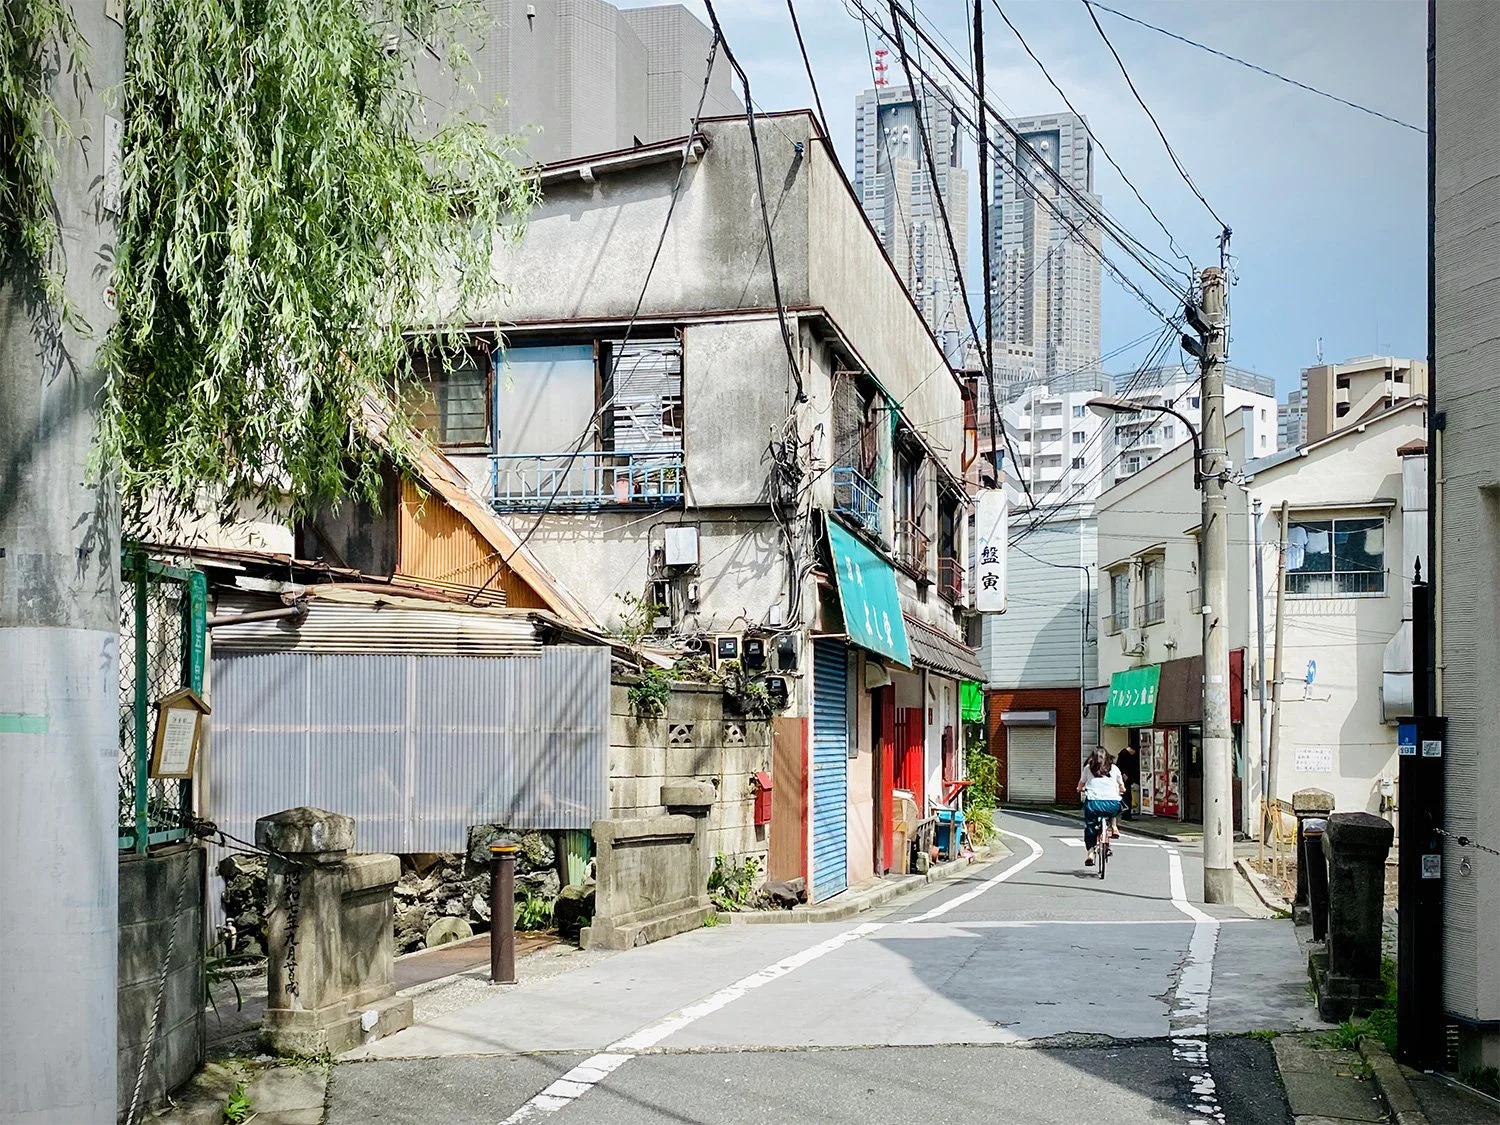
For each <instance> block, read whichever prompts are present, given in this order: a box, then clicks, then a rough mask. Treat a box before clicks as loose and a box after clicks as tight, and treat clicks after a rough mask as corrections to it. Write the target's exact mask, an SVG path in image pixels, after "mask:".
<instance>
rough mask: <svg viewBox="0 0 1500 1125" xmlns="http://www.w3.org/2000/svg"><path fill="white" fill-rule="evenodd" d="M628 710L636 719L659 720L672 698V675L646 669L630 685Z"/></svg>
mask: <svg viewBox="0 0 1500 1125" xmlns="http://www.w3.org/2000/svg"><path fill="white" fill-rule="evenodd" d="M629 698H630V710H631V712H632V713H633V714H634V715H635V717H636V718H638V719H659V718H661V717H662V716H663V715H665V714H666V713H667V700H669V699H671V698H672V675H671V673H670V672H668V671H667V670H666V669H664V668H647V669H646V670H645V671H644V672H642V673H641V677H640V679H638V680H636V682H635V683H633V684H631V685H630V692H629Z"/></svg>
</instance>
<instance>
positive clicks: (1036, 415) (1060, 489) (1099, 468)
mask: <svg viewBox="0 0 1500 1125" xmlns="http://www.w3.org/2000/svg"><path fill="white" fill-rule="evenodd" d="M999 363H1000V357H999V356H998V355H997V356H996V366H997V368H998V366H999ZM998 381H999V380H998V376H997V383H998ZM1112 389H1113V384H1112V382H1111V380H1110V378H1109V376H1107V375H1101V374H1098V373H1097V372H1080V373H1077V374H1073V375H1068V376H1066V377H1064V378H1061V379H1054V380H1051V381H1048V382H1033V383H1021V384H1014V385H1010V386H997V387H996V394H997V395H998V396H1000V397H1001V398H1002V405H1001V417H1002V418H1003V419H1004V422H1005V429H1006V431H1007V432H1008V433H1009V434H1010V440H1011V447H1012V448H1013V449H1014V453H1012V452H1011V450H1010V449H1007V447H1006V445H1005V443H1004V441H1003V439H1002V440H1001V441H1000V442H998V443H997V444H998V445H999V446H1000V449H1001V450H1002V451H1004V452H1005V454H1006V473H1005V478H1006V487H1007V488H1008V489H1010V504H1011V508H1012V510H1014V511H1021V510H1024V509H1025V508H1026V507H1028V506H1029V504H1028V500H1027V496H1026V490H1027V488H1028V487H1029V489H1030V492H1031V499H1033V500H1035V501H1036V503H1038V504H1044V503H1045V504H1049V505H1055V504H1060V503H1080V504H1086V503H1088V502H1089V501H1090V500H1092V499H1093V498H1094V497H1095V496H1098V495H1099V492H1100V489H1101V488H1103V487H1107V486H1108V485H1109V484H1111V483H1113V478H1109V479H1106V474H1105V472H1104V468H1105V462H1106V459H1107V457H1108V454H1109V450H1110V435H1109V432H1108V431H1109V423H1108V422H1107V421H1106V420H1105V419H1103V418H1101V417H1099V415H1097V414H1095V413H1094V412H1093V411H1092V410H1090V409H1089V408H1088V401H1089V399H1091V398H1094V397H1096V396H1098V395H1103V394H1109V393H1110V392H1111V390H1112ZM978 422H979V433H980V448H981V450H984V451H988V450H989V448H990V441H989V425H990V414H989V398H988V393H987V391H986V390H985V388H984V386H983V384H982V383H981V385H980V394H979V412H978ZM1023 481H1024V485H1023V483H1022V482H1023Z"/></svg>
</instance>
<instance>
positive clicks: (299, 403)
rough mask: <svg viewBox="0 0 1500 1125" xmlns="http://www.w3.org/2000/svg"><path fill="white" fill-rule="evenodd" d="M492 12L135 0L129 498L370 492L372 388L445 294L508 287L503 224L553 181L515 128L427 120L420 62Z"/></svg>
mask: <svg viewBox="0 0 1500 1125" xmlns="http://www.w3.org/2000/svg"><path fill="white" fill-rule="evenodd" d="M478 12H479V10H478V9H477V8H468V9H466V8H464V7H463V6H462V5H461V4H459V5H455V4H454V3H452V2H451V0H385V2H376V0H132V2H131V3H129V5H128V9H127V23H126V32H127V36H126V66H125V82H124V85H123V90H122V91H121V95H120V100H121V109H122V111H123V119H124V143H123V153H124V155H123V163H122V201H121V213H120V225H119V239H118V243H117V248H116V258H115V261H114V278H115V282H114V284H115V286H116V289H117V300H118V310H119V318H118V322H117V324H116V326H115V328H114V330H113V332H112V333H111V335H110V338H109V340H108V342H107V345H106V349H105V361H106V364H107V368H108V372H109V382H108V386H107V391H106V398H105V402H104V409H103V418H102V426H101V441H100V446H99V451H100V460H101V464H103V465H105V466H107V467H108V468H109V470H110V471H111V472H112V473H113V474H114V475H115V476H116V478H117V481H118V486H119V491H120V495H121V498H122V500H123V502H124V507H125V511H126V514H127V518H128V517H129V516H131V515H132V514H137V515H138V514H139V513H140V512H141V511H142V509H143V508H144V507H146V506H147V505H148V504H149V505H152V506H155V505H165V506H166V508H167V509H168V510H169V511H173V512H180V511H183V510H188V509H192V508H193V507H194V506H196V505H198V504H200V503H201V502H202V500H203V498H204V497H210V498H212V500H213V502H214V503H216V504H218V505H221V506H226V507H227V506H230V505H233V504H235V503H237V502H238V501H241V500H244V499H247V498H251V499H257V498H261V497H264V496H265V495H266V494H267V493H268V492H271V493H274V494H275V496H276V498H277V499H279V500H285V501H288V502H289V503H290V505H291V507H292V508H293V509H294V510H296V509H299V508H300V509H305V508H306V507H308V506H309V505H311V504H312V503H316V502H319V501H322V500H326V499H329V498H335V497H338V496H340V495H342V494H345V493H347V492H350V491H357V492H360V493H363V494H366V495H369V496H371V497H373V496H374V495H375V491H376V487H377V478H378V473H377V467H378V459H379V457H380V456H381V454H382V451H381V450H380V449H378V448H376V447H375V446H374V445H373V444H372V441H371V439H370V437H369V435H368V434H367V432H366V429H365V427H364V426H362V425H361V424H360V420H359V412H360V409H361V404H362V403H363V402H364V401H365V400H367V399H368V398H369V397H371V396H381V395H386V394H389V393H390V392H391V390H392V388H393V387H399V385H400V383H401V381H402V380H403V379H407V378H410V377H411V375H412V369H411V361H410V355H411V349H410V347H409V343H408V340H409V337H408V335H407V334H408V333H409V332H410V331H411V330H412V329H413V328H415V327H419V326H425V325H426V323H427V322H428V321H429V320H430V319H431V317H432V314H433V312H434V307H433V299H434V294H437V293H439V292H442V293H443V295H444V304H445V307H447V308H449V309H457V310H462V309H463V308H464V307H466V306H469V305H471V304H473V303H474V302H476V301H477V300H478V299H481V298H484V297H487V296H489V295H490V294H491V291H492V290H493V289H494V288H495V287H496V286H497V284H498V283H497V281H496V280H495V279H494V278H493V277H492V275H491V269H490V263H491V251H492V245H493V242H494V240H495V239H497V238H505V237H511V236H514V235H515V234H516V233H518V231H519V229H520V226H521V224H522V222H523V221H524V217H525V215H526V213H527V211H528V210H529V208H530V206H531V204H532V203H533V201H534V198H535V192H536V186H535V178H534V176H532V175H531V174H529V173H528V172H527V171H526V170H525V169H523V168H522V167H521V166H519V165H518V163H517V160H516V154H517V151H518V146H517V144H516V142H515V141H514V140H513V139H512V138H510V137H507V136H503V135H497V134H496V133H494V132H491V131H490V130H488V129H487V128H486V127H485V125H484V123H483V122H482V121H481V120H479V119H477V118H474V117H471V116H464V115H459V116H455V117H453V118H451V119H448V120H445V121H439V122H429V121H427V120H426V117H425V113H424V104H423V101H422V99H421V96H420V94H419V91H418V84H417V70H416V62H417V58H418V57H419V55H420V54H429V53H432V52H434V51H440V52H442V54H443V55H444V56H445V57H446V60H447V62H448V64H449V66H450V67H453V68H457V69H462V68H463V67H464V66H465V65H466V63H467V55H466V53H465V51H464V48H463V46H462V44H463V43H464V42H465V41H466V40H468V39H470V38H472V35H471V34H469V33H470V32H472V31H474V30H476V28H475V25H474V22H473V21H474V20H475V18H476V16H477V15H478ZM478 30H482V29H478ZM424 339H425V340H426V341H427V343H428V344H429V345H435V346H437V347H438V348H439V350H440V351H442V350H446V349H444V348H443V345H444V344H445V343H446V342H447V341H445V339H444V333H443V332H442V331H438V332H435V333H431V334H426V335H425V336H424Z"/></svg>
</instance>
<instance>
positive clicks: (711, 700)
mask: <svg viewBox="0 0 1500 1125" xmlns="http://www.w3.org/2000/svg"><path fill="white" fill-rule="evenodd" d="M609 710H610V716H609V804H610V815H611V816H612V817H615V818H639V817H647V816H655V815H658V814H660V813H661V811H662V804H661V787H662V786H663V785H673V784H679V783H683V782H688V781H697V780H706V781H712V782H714V783H715V787H716V789H717V790H718V797H717V799H716V800H715V802H714V804H713V806H712V808H711V809H710V810H709V813H708V823H707V828H706V840H707V847H708V854H709V860H710V863H712V860H713V857H714V856H715V855H720V854H722V855H726V856H750V855H753V856H755V857H757V858H758V859H760V860H761V861H762V866H761V870H762V871H764V870H765V866H764V861H765V858H766V850H767V845H768V833H767V827H766V826H765V825H761V826H757V825H756V824H755V794H754V790H753V789H752V787H751V784H750V775H751V774H753V773H755V772H756V771H757V770H770V768H771V755H772V746H771V730H772V724H771V723H770V722H769V721H767V720H763V719H746V718H743V717H737V716H735V715H725V714H724V695H723V692H721V691H720V690H719V689H718V688H717V687H711V686H706V685H705V686H701V687H700V686H696V685H682V684H679V685H677V687H676V689H675V690H674V691H673V692H672V698H671V701H670V702H669V703H668V704H667V714H666V716H665V717H664V718H660V719H638V718H636V717H635V716H634V715H633V714H632V713H631V710H630V698H629V689H628V688H627V687H626V686H624V685H622V684H615V685H613V686H612V687H611V688H610V708H609Z"/></svg>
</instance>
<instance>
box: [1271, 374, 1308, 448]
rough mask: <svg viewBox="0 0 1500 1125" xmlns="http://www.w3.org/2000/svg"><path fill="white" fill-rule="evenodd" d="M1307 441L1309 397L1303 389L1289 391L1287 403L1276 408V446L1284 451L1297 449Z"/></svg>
mask: <svg viewBox="0 0 1500 1125" xmlns="http://www.w3.org/2000/svg"><path fill="white" fill-rule="evenodd" d="M1306 440H1307V395H1306V394H1305V393H1303V390H1302V388H1301V387H1298V388H1297V389H1296V390H1293V391H1288V392H1287V396H1286V401H1285V402H1283V403H1282V404H1281V405H1280V406H1278V407H1277V408H1276V444H1277V445H1278V446H1279V447H1280V448H1282V449H1296V448H1297V446H1299V445H1301V444H1302V443H1303V442H1304V441H1306Z"/></svg>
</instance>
